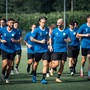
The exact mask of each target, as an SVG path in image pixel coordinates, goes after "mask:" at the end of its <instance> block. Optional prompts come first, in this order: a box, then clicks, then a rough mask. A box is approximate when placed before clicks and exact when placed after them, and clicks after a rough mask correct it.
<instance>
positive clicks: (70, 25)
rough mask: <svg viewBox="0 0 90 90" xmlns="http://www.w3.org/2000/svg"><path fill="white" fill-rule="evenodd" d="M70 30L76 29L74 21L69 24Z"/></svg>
mask: <svg viewBox="0 0 90 90" xmlns="http://www.w3.org/2000/svg"><path fill="white" fill-rule="evenodd" d="M69 28H70V29H71V30H73V29H74V22H73V21H71V22H70V23H69Z"/></svg>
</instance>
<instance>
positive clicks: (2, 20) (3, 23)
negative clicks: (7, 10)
mask: <svg viewBox="0 0 90 90" xmlns="http://www.w3.org/2000/svg"><path fill="white" fill-rule="evenodd" d="M0 26H1V27H4V26H6V19H5V18H2V19H1V20H0Z"/></svg>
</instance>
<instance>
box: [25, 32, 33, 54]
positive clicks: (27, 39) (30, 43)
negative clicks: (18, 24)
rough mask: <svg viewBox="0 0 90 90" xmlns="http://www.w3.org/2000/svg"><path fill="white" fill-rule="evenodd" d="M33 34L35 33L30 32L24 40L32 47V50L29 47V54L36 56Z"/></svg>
mask: <svg viewBox="0 0 90 90" xmlns="http://www.w3.org/2000/svg"><path fill="white" fill-rule="evenodd" d="M32 33H33V32H28V33H27V34H26V36H25V37H24V40H25V41H26V42H27V43H28V44H29V45H31V46H32V47H31V48H28V47H27V53H31V54H34V42H32V41H31V39H30V38H31V37H32Z"/></svg>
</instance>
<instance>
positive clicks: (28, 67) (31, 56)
mask: <svg viewBox="0 0 90 90" xmlns="http://www.w3.org/2000/svg"><path fill="white" fill-rule="evenodd" d="M33 58H34V57H33V54H28V63H27V64H28V65H27V72H28V73H29V72H30V67H31V64H32V63H33Z"/></svg>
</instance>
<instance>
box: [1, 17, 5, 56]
mask: <svg viewBox="0 0 90 90" xmlns="http://www.w3.org/2000/svg"><path fill="white" fill-rule="evenodd" d="M5 26H6V19H5V18H2V19H0V29H2V28H3V27H5ZM0 39H2V35H0ZM1 44H2V43H1V42H0V55H1Z"/></svg>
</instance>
